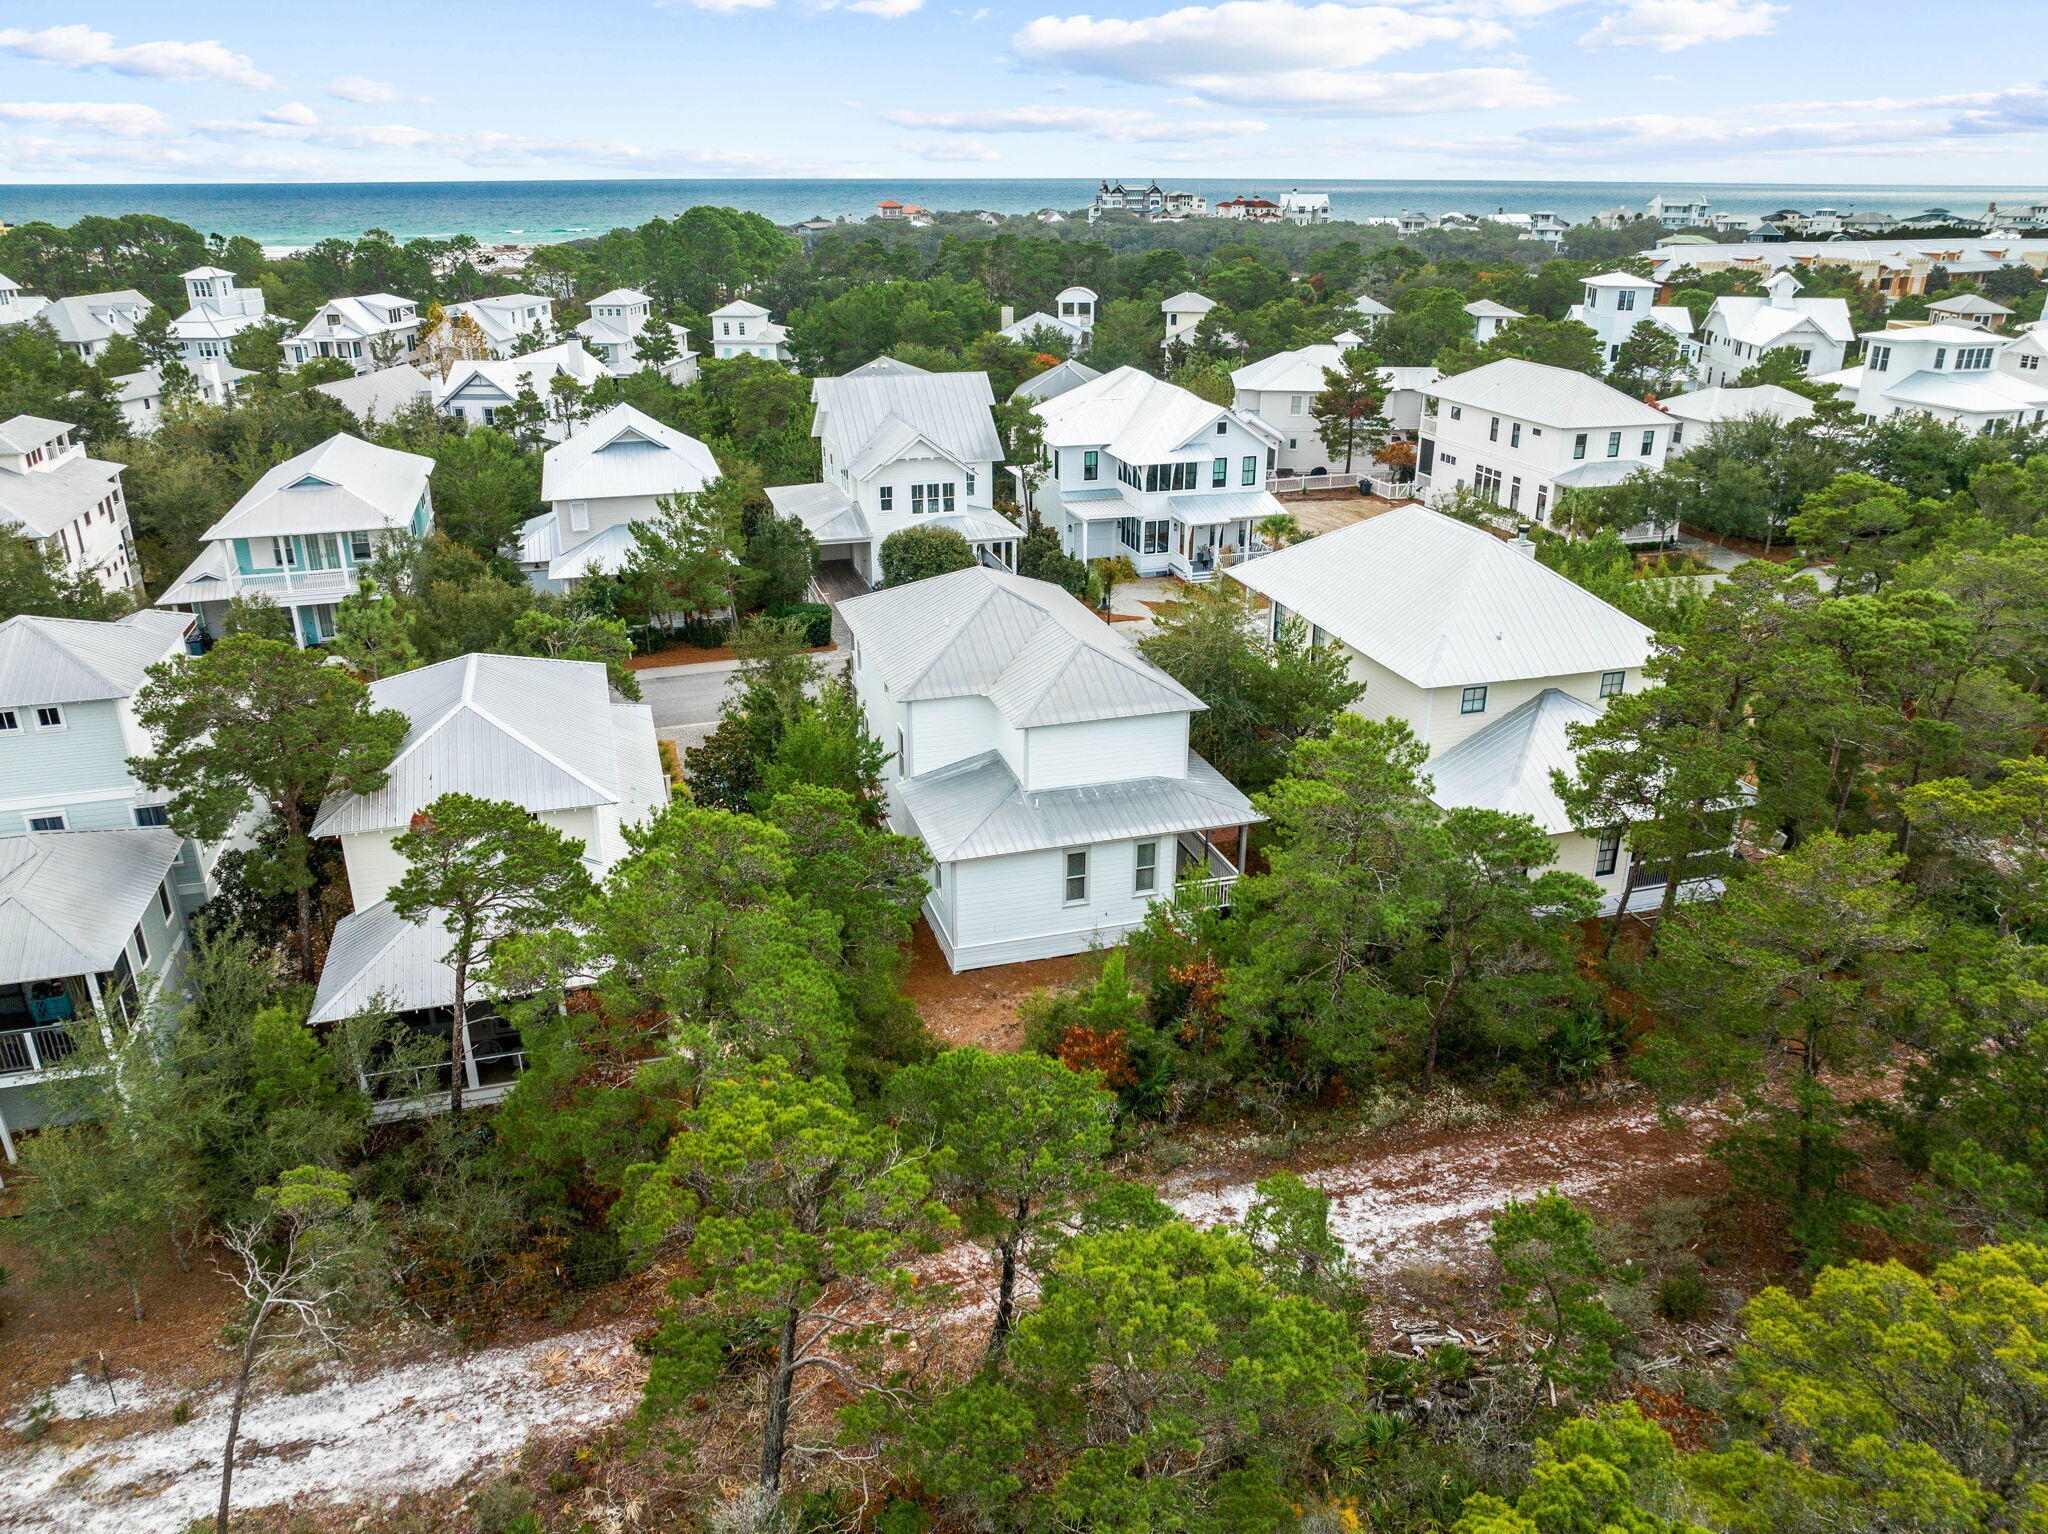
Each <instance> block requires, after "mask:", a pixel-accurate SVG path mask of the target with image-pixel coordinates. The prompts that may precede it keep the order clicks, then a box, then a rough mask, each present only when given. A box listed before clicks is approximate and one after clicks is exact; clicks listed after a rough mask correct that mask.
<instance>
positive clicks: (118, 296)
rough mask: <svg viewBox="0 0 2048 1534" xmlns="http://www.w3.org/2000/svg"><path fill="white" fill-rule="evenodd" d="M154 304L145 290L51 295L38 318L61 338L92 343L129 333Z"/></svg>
mask: <svg viewBox="0 0 2048 1534" xmlns="http://www.w3.org/2000/svg"><path fill="white" fill-rule="evenodd" d="M155 307H156V305H155V304H152V303H151V302H150V301H149V296H148V295H147V294H146V293H138V292H136V291H135V289H133V288H116V289H114V290H113V291H112V292H109V293H81V294H79V295H77V296H76V297H73V298H56V299H52V300H51V301H50V302H49V303H48V304H47V305H45V306H44V307H43V310H42V312H41V313H39V314H38V315H37V316H36V318H37V319H39V320H41V321H42V322H43V323H45V324H46V325H48V326H49V327H50V328H51V329H52V330H54V331H56V332H57V339H58V340H60V341H67V342H70V343H72V344H73V345H91V344H93V343H95V342H99V341H105V340H107V339H109V338H110V337H112V336H114V335H128V334H129V333H130V332H132V331H133V330H134V328H135V321H136V320H137V319H139V318H140V317H141V316H142V315H143V314H146V313H148V312H149V311H150V310H151V309H154V308H155Z"/></svg>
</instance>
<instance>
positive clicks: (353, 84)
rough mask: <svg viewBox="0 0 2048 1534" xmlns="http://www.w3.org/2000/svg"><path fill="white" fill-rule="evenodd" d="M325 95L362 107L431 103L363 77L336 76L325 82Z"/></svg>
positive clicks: (386, 82)
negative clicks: (402, 102) (396, 103)
mask: <svg viewBox="0 0 2048 1534" xmlns="http://www.w3.org/2000/svg"><path fill="white" fill-rule="evenodd" d="M327 94H328V95H330V96H332V97H334V99H335V100H337V101H353V102H357V103H359V104H360V105H363V106H388V105H390V104H391V103H392V102H394V101H415V102H421V101H432V100H433V99H434V98H433V97H432V96H408V95H407V94H406V93H405V92H404V91H402V90H400V89H399V88H398V87H397V86H395V85H392V84H390V83H389V82H388V81H384V80H372V79H369V78H368V77H366V76H364V75H336V76H335V77H334V78H333V79H332V80H329V81H328V82H327Z"/></svg>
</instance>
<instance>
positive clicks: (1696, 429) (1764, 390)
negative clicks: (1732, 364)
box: [1658, 384, 1813, 454]
mask: <svg viewBox="0 0 2048 1534" xmlns="http://www.w3.org/2000/svg"><path fill="white" fill-rule="evenodd" d="M1658 403H1659V404H1660V405H1661V406H1662V407H1663V409H1664V413H1665V414H1667V415H1668V416H1670V417H1671V451H1672V453H1673V454H1677V453H1681V452H1683V451H1684V450H1685V449H1686V448H1688V447H1697V446H1699V444H1700V443H1702V442H1704V441H1705V440H1706V438H1707V434H1708V433H1709V432H1711V431H1712V430H1713V429H1714V428H1715V427H1716V426H1719V425H1721V424H1722V423H1723V422H1726V421H1742V420H1748V419H1750V418H1751V417H1753V416H1763V417H1765V418H1766V419H1768V420H1772V421H1776V422H1778V423H1779V424H1780V425H1784V424H1786V423H1788V422H1791V421H1803V420H1805V419H1806V418H1807V417H1808V416H1810V415H1812V414H1813V401H1812V400H1810V399H1808V398H1807V397H1806V396H1805V395H1803V394H1794V393H1793V392H1792V391H1791V390H1790V389H1787V388H1785V387H1783V386H1782V385H1780V384H1757V385H1755V386H1754V387H1752V388H1747V389H1737V388H1732V387H1731V388H1721V387H1719V386H1716V387H1714V388H1711V389H1694V390H1692V391H1691V392H1690V393H1686V394H1674V395H1672V396H1671V398H1669V399H1667V400H1660V401H1658Z"/></svg>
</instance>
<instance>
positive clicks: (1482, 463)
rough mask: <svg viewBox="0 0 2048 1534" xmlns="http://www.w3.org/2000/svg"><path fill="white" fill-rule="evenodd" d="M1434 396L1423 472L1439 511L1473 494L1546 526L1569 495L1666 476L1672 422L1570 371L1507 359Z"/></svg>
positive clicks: (1425, 488) (1442, 384) (1454, 380)
mask: <svg viewBox="0 0 2048 1534" xmlns="http://www.w3.org/2000/svg"><path fill="white" fill-rule="evenodd" d="M1430 392H1431V394H1432V395H1433V397H1434V399H1435V405H1434V408H1433V409H1431V410H1429V411H1428V412H1426V413H1425V414H1424V415H1423V417H1422V438H1421V442H1420V445H1419V447H1418V449H1417V458H1416V464H1415V472H1416V477H1417V480H1418V489H1419V490H1420V491H1421V492H1422V494H1423V496H1424V499H1426V500H1428V501H1431V502H1432V503H1433V502H1435V501H1438V500H1441V499H1442V498H1444V497H1445V496H1446V495H1448V494H1449V493H1450V492H1452V491H1454V490H1457V489H1460V488H1469V489H1471V490H1474V491H1477V492H1478V493H1479V495H1481V496H1482V497H1484V498H1485V499H1487V500H1489V501H1491V502H1493V504H1494V505H1496V506H1498V507H1500V508H1501V509H1502V511H1503V512H1504V513H1505V514H1506V516H1507V517H1508V518H1509V519H1513V520H1526V521H1529V522H1535V523H1543V522H1547V521H1548V520H1549V518H1550V514H1551V512H1552V511H1553V509H1554V508H1555V507H1556V504H1557V498H1558V495H1559V494H1560V493H1561V492H1562V491H1564V490H1567V489H1570V488H1572V487H1574V486H1580V485H1607V484H1613V483H1615V482H1616V481H1617V480H1620V479H1624V478H1626V477H1627V476H1629V475H1630V474H1633V473H1636V472H1637V471H1639V470H1651V471H1655V470H1657V469H1661V468H1662V467H1663V466H1664V459H1665V456H1666V455H1667V454H1668V453H1669V452H1670V451H1671V434H1672V418H1671V417H1670V416H1668V415H1666V414H1665V413H1664V412H1663V411H1661V410H1659V409H1657V408H1656V407H1654V406H1652V405H1646V404H1644V403H1643V402H1642V401H1641V400H1639V399H1631V398H1630V397H1629V396H1628V395H1626V394H1624V393H1622V392H1621V391H1620V390H1619V389H1616V388H1613V387H1611V386H1609V385H1607V384H1605V383H1602V382H1601V381H1600V380H1599V379H1597V378H1589V377H1587V376H1586V375H1585V374H1584V373H1575V372H1573V371H1572V370H1571V369H1569V368H1554V367H1547V366H1545V365H1544V364H1542V363H1540V362H1524V361H1522V360H1521V359H1520V358H1515V357H1509V358H1503V359H1502V360H1501V361H1499V362H1489V363H1487V364H1486V365H1485V366H1483V367H1477V368H1474V369H1472V371H1471V372H1469V373H1458V374H1454V375H1453V376H1451V377H1449V378H1445V379H1442V380H1440V381H1439V382H1438V383H1436V384H1435V385H1434V386H1433V387H1432V389H1431V391H1430ZM1626 536H1630V537H1633V538H1643V537H1650V536H1655V530H1654V529H1630V530H1629V533H1628V534H1627V535H1626Z"/></svg>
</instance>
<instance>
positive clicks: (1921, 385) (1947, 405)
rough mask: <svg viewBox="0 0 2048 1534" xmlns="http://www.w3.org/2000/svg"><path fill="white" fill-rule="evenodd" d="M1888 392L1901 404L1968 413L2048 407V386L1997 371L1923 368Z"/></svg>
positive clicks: (2005, 411) (1889, 387) (1980, 413)
mask: <svg viewBox="0 0 2048 1534" xmlns="http://www.w3.org/2000/svg"><path fill="white" fill-rule="evenodd" d="M1978 334H1980V335H1981V334H1982V332H1981V331H1980V332H1978ZM1884 392H1885V397H1886V398H1887V399H1891V400H1896V401H1898V402H1899V403H1900V404H1904V405H1926V406H1929V407H1932V408H1934V409H1937V410H1954V411H1957V412H1959V413H1961V414H1964V415H2001V414H2003V415H2010V414H2012V413H2014V412H2016V411H2022V410H2038V409H2042V408H2044V407H2048V388H2044V387H2043V386H2041V385H2039V384H2030V383H2027V382H2025V381H2023V380H2022V379H2020V378H2018V377H2016V376H2015V375H2013V374H2011V373H2000V372H1995V371H1984V372H1971V373H1936V372H1933V371H1931V370H1929V369H1925V368H1923V369H1921V370H1920V371H1919V372H1917V373H1908V374H1907V375H1906V376H1905V377H1904V378H1901V379H1900V380H1899V381H1898V382H1897V383H1894V384H1891V385H1890V386H1888V387H1887V388H1886V389H1885V391H1884Z"/></svg>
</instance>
